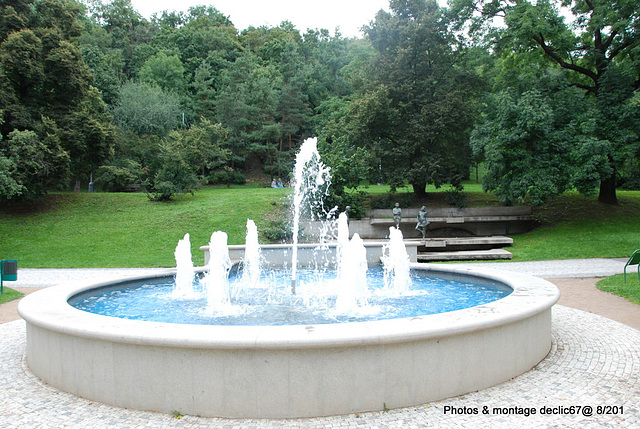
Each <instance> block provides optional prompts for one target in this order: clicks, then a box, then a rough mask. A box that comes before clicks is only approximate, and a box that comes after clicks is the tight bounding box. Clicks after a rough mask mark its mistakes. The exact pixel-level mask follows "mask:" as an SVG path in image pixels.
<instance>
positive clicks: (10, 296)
mask: <svg viewBox="0 0 640 429" xmlns="http://www.w3.org/2000/svg"><path fill="white" fill-rule="evenodd" d="M22 296H24V294H23V293H20V292H18V291H15V290H13V289H10V288H8V287H3V288H2V294H0V304H4V303H5V302H9V301H13V300H14V299H18V298H20V297H22Z"/></svg>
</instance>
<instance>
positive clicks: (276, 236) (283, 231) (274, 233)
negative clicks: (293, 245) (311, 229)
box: [262, 219, 293, 243]
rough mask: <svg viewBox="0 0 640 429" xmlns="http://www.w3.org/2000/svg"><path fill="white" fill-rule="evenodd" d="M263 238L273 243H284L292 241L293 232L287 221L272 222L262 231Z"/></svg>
mask: <svg viewBox="0 0 640 429" xmlns="http://www.w3.org/2000/svg"><path fill="white" fill-rule="evenodd" d="M262 236H263V237H264V238H265V239H266V240H267V241H269V242H271V243H284V242H287V241H291V239H292V237H293V230H292V228H291V224H290V223H289V221H288V220H287V219H278V220H272V221H269V223H268V224H267V226H266V228H264V229H263V230H262Z"/></svg>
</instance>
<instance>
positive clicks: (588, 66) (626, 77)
mask: <svg viewBox="0 0 640 429" xmlns="http://www.w3.org/2000/svg"><path fill="white" fill-rule="evenodd" d="M561 6H562V7H563V9H562V10H563V13H570V14H571V15H572V16H571V18H572V21H571V24H567V23H566V22H565V20H564V19H563V17H562V16H561V14H560V12H559V11H560V7H561ZM454 7H455V10H456V12H457V14H458V15H459V16H461V17H464V18H467V19H468V20H475V21H476V26H475V27H476V28H479V27H480V26H479V25H477V23H478V22H479V20H480V19H487V18H488V17H495V16H501V17H503V19H504V23H505V24H506V27H504V28H503V29H494V30H493V33H492V36H493V38H494V39H493V40H494V41H495V46H496V47H498V48H499V49H502V50H509V51H512V52H513V51H516V52H534V53H538V54H539V55H542V56H544V57H545V58H546V59H548V60H549V61H550V62H552V63H554V64H556V65H557V66H559V67H560V68H561V69H563V70H565V71H566V72H567V73H568V75H569V76H570V79H571V80H572V83H573V85H574V86H575V87H577V88H580V89H582V90H583V91H584V92H585V93H586V94H587V95H589V96H590V97H593V98H594V99H595V100H596V101H595V103H594V104H593V108H592V110H591V119H590V121H589V122H590V123H591V124H593V126H589V127H584V128H583V129H582V130H581V132H582V133H584V134H583V140H584V141H585V142H588V144H593V143H594V142H597V143H596V146H598V147H599V150H596V151H590V150H585V151H584V153H585V155H587V154H588V153H589V152H593V156H595V157H596V158H597V159H600V158H601V156H602V150H604V152H605V156H606V158H607V160H608V166H607V168H604V169H600V171H599V173H600V177H599V182H600V188H599V196H598V199H599V200H600V201H601V202H604V203H608V204H615V203H617V197H616V172H617V169H618V168H620V166H621V165H622V164H623V163H624V162H625V157H626V155H627V154H628V153H630V152H633V151H632V150H631V148H630V145H631V146H633V145H637V141H638V139H639V135H640V134H639V130H638V127H637V125H636V124H637V120H635V121H625V122H621V120H620V119H621V118H622V117H625V118H627V119H629V118H637V117H638V112H637V111H634V110H633V109H631V108H632V107H633V106H632V103H630V100H631V99H632V98H633V96H634V93H635V92H636V91H638V90H639V89H640V59H639V58H638V56H637V52H638V50H639V49H640V31H639V30H640V4H638V2H637V1H635V0H622V1H619V2H614V3H611V2H606V1H603V0H568V1H563V2H558V1H553V0H541V1H537V2H535V3H531V2H528V1H518V0H515V1H514V0H501V1H490V2H485V1H484V0H457V1H456V2H455V3H454ZM477 12H480V13H479V14H478V13H477ZM474 13H475V16H474ZM623 108H624V112H622V109H623ZM629 109H631V110H629ZM585 160H586V162H587V166H586V167H585V168H587V169H589V167H588V165H590V164H593V161H594V160H591V159H585ZM596 163H599V161H596Z"/></svg>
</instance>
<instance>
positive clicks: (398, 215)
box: [392, 203, 402, 229]
mask: <svg viewBox="0 0 640 429" xmlns="http://www.w3.org/2000/svg"><path fill="white" fill-rule="evenodd" d="M392 211H393V222H394V223H395V224H396V229H400V220H401V219H402V209H401V208H400V203H396V205H395V206H394V207H393V210H392Z"/></svg>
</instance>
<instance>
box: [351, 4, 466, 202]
mask: <svg viewBox="0 0 640 429" xmlns="http://www.w3.org/2000/svg"><path fill="white" fill-rule="evenodd" d="M390 6H391V13H387V12H384V11H380V12H378V14H377V15H376V19H375V21H374V22H372V24H371V25H370V26H368V27H366V28H365V31H366V33H367V35H368V37H369V39H370V40H371V43H372V45H373V47H374V49H375V50H376V51H377V57H376V59H375V62H374V65H373V67H372V72H371V73H372V74H371V82H372V83H373V84H374V85H375V86H374V87H373V88H372V89H370V90H369V91H368V92H367V93H365V94H364V95H363V96H362V97H360V98H359V99H357V100H355V102H354V104H353V110H354V115H355V117H356V120H357V122H359V126H358V129H357V130H356V132H357V133H359V134H360V136H359V140H360V141H361V142H362V143H363V144H365V145H366V146H367V147H369V148H370V149H371V150H372V151H374V153H376V155H377V160H378V163H379V165H380V166H381V171H382V175H383V177H384V178H385V179H386V180H388V181H389V182H390V183H391V184H392V185H398V184H400V183H399V182H400V181H402V180H408V182H409V183H410V184H411V185H412V186H413V189H414V192H415V193H416V194H417V195H424V194H425V192H426V190H425V187H426V185H427V184H428V183H433V184H435V185H436V186H440V185H441V184H443V183H447V182H448V183H458V182H459V181H460V180H461V179H462V178H463V177H465V176H466V175H467V174H468V168H469V164H470V149H469V145H468V136H469V132H470V129H471V125H472V108H471V107H472V105H471V99H472V94H473V93H474V83H475V82H474V80H473V76H472V75H471V74H470V73H469V72H467V71H466V70H465V66H464V62H463V57H462V55H463V53H464V50H463V49H462V47H461V46H458V45H457V43H456V40H455V38H454V35H453V33H452V32H451V31H449V28H448V20H447V18H446V16H445V14H444V13H443V10H442V9H441V8H440V7H439V6H438V5H437V3H436V2H435V1H433V0H428V1H423V0H412V1H409V0H394V1H391V3H390Z"/></svg>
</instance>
